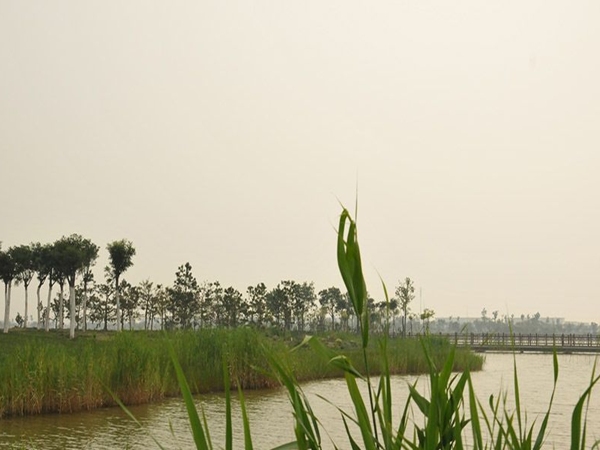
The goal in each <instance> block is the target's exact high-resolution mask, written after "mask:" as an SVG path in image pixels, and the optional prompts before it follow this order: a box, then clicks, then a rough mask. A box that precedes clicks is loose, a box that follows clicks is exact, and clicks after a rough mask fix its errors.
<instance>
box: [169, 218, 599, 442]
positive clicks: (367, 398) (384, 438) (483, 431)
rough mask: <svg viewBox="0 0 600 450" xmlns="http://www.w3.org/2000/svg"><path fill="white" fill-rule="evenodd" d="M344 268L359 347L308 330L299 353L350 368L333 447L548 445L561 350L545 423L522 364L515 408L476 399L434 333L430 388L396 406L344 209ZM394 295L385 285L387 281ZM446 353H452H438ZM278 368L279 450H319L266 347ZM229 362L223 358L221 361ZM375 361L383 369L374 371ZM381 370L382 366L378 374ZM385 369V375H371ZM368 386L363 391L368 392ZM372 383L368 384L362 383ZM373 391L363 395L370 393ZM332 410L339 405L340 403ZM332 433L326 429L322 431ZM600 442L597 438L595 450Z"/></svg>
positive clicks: (581, 437) (308, 420)
mask: <svg viewBox="0 0 600 450" xmlns="http://www.w3.org/2000/svg"><path fill="white" fill-rule="evenodd" d="M337 260H338V267H339V270H340V273H341V275H342V278H343V280H344V284H345V286H346V289H347V292H348V295H349V297H350V300H351V302H352V308H353V309H354V313H355V315H356V317H357V318H358V322H359V332H360V346H359V349H358V351H356V352H354V351H351V352H347V351H344V352H335V351H334V350H333V349H332V348H330V347H328V346H327V345H324V343H323V342H322V341H321V340H319V339H317V338H315V337H312V336H307V337H306V338H305V339H304V340H303V341H302V343H300V345H298V346H297V347H296V348H295V349H294V350H293V351H294V353H300V352H306V351H307V348H310V349H311V350H312V352H313V354H315V355H318V357H320V358H321V359H322V361H325V362H326V364H327V365H328V366H330V367H332V368H334V369H335V370H337V371H339V372H340V373H342V374H343V376H344V379H345V382H346V387H347V390H348V393H349V395H350V398H351V401H352V405H353V406H352V410H351V411H346V410H343V409H341V408H338V411H339V414H340V420H341V421H342V422H343V424H344V427H345V430H346V436H347V442H344V443H339V442H338V443H332V444H333V446H334V448H336V449H337V448H351V449H352V450H361V449H365V450H380V449H385V450H388V449H389V450H393V449H394V450H395V449H408V450H417V449H423V450H446V449H458V450H462V449H464V448H473V449H475V450H479V449H481V450H483V449H494V450H501V449H519V450H521V449H523V450H537V449H541V448H542V447H543V445H544V444H546V442H547V438H548V436H547V426H548V420H549V417H550V411H551V408H552V402H553V399H554V391H555V390H556V383H557V380H558V372H559V368H558V360H557V358H556V354H555V355H554V389H553V392H552V393H551V396H550V400H549V404H548V409H547V411H546V412H545V414H544V415H543V417H542V420H541V422H540V423H539V424H537V423H536V421H534V422H533V423H532V424H528V422H527V420H526V414H525V413H524V412H523V410H522V407H521V399H520V393H519V382H518V375H517V367H516V364H515V367H514V380H513V383H514V400H515V402H514V403H515V407H514V409H513V408H511V407H510V406H509V404H508V401H507V400H508V399H507V395H506V394H505V393H502V392H501V393H500V394H499V395H498V396H497V397H494V396H491V397H490V398H489V400H488V402H487V404H486V403H482V402H481V401H480V400H479V399H478V398H477V396H476V393H475V390H474V387H473V383H472V380H471V376H470V369H469V367H468V365H467V366H466V367H463V368H462V369H461V370H460V371H457V349H456V348H455V347H450V348H446V350H448V352H447V353H444V351H443V350H444V347H445V346H448V345H449V344H448V343H445V342H442V341H438V340H435V339H433V338H432V337H425V338H423V339H421V342H420V343H419V345H420V350H419V351H420V353H421V354H422V355H424V357H425V358H424V360H425V365H426V367H425V369H426V374H427V376H426V379H427V382H428V383H427V389H426V390H425V392H426V393H422V392H421V391H420V390H419V389H418V388H417V383H416V382H415V383H414V384H410V385H409V386H408V388H409V396H408V399H407V400H406V402H404V404H403V405H401V406H400V407H398V405H396V404H394V398H393V391H392V388H391V376H392V370H391V368H390V365H391V364H398V361H396V360H401V359H402V355H401V354H399V353H398V354H395V353H394V352H393V345H394V344H393V343H391V341H390V339H389V338H388V336H387V334H386V333H384V335H383V337H382V338H380V339H378V340H377V342H376V345H377V347H378V349H379V354H378V356H379V357H378V358H377V359H373V358H371V357H370V354H369V351H368V349H369V346H370V345H373V344H372V343H371V336H370V334H369V318H368V311H367V306H366V304H367V290H366V285H365V280H364V276H363V271H362V262H361V256H360V249H359V245H358V240H357V231H356V223H355V222H354V221H353V220H352V218H351V217H350V214H349V213H348V211H347V210H345V209H344V210H343V211H342V214H341V216H340V222H339V228H338V240H337ZM383 289H384V293H385V295H386V300H387V291H386V288H385V285H383ZM440 355H445V357H444V358H441V359H440ZM265 356H266V358H267V360H268V362H269V365H270V367H271V370H272V371H273V372H274V374H275V376H276V377H277V379H278V380H279V382H280V383H281V385H282V386H283V387H284V388H285V389H286V390H287V393H288V396H289V400H290V403H291V406H292V414H293V416H294V419H295V425H294V434H295V440H294V441H292V442H288V443H285V444H283V445H281V446H279V447H277V449H278V450H282V449H300V450H308V449H311V450H318V449H321V448H322V447H323V442H322V440H323V436H326V435H327V434H326V433H323V432H322V430H321V429H320V427H321V424H320V422H319V419H318V417H317V416H316V414H315V412H314V411H313V409H312V408H311V405H310V402H309V400H308V398H307V396H306V395H305V394H304V392H303V390H302V387H301V385H300V383H299V380H298V377H297V376H296V373H295V370H294V368H293V367H292V366H290V364H289V360H287V359H285V358H283V359H281V358H279V357H277V355H275V354H273V353H271V352H268V351H267V352H265ZM171 357H172V362H173V365H174V367H175V371H176V373H177V377H178V380H179V383H180V388H181V392H182V394H183V397H184V399H185V402H186V407H187V410H188V414H189V417H190V424H191V427H192V432H193V435H194V442H195V444H196V448H198V449H212V448H213V443H212V441H211V438H210V433H209V430H208V427H207V424H206V420H202V419H201V418H200V416H199V415H198V412H197V410H196V408H195V406H194V402H193V398H192V393H191V390H190V388H189V385H188V383H187V380H186V377H185V375H184V370H183V368H182V367H181V366H180V364H179V362H178V359H177V355H176V353H175V352H174V351H171ZM226 366H227V362H225V363H224V367H226ZM375 366H377V368H376V367H375ZM375 368H376V371H375ZM375 373H378V374H379V375H378V376H374V374H375ZM224 374H225V384H226V417H225V421H226V436H225V447H224V448H225V449H226V450H231V449H232V448H233V443H232V442H233V441H232V422H231V397H230V392H229V376H228V371H225V372H224ZM599 379H600V377H598V376H596V375H595V370H594V373H593V374H592V378H591V380H590V384H589V387H588V388H587V389H586V391H585V392H584V393H583V394H582V395H581V397H580V398H579V400H578V401H577V403H576V405H575V408H574V410H573V413H572V418H571V445H570V448H571V450H580V449H584V448H587V447H586V432H587V424H586V423H587V421H586V413H585V411H586V405H587V404H588V402H589V399H590V395H591V392H592V388H593V387H594V385H595V384H596V383H597V382H598V380H599ZM361 388H362V389H361ZM365 388H366V389H365ZM365 391H366V393H365ZM240 405H241V408H242V417H243V419H242V426H243V427H244V436H245V439H244V446H245V448H246V449H252V448H253V445H252V437H251V432H250V425H249V420H248V417H247V415H246V410H245V403H244V399H243V396H242V395H241V390H240ZM334 406H335V405H334ZM324 431H326V430H324ZM598 445H600V442H596V443H594V445H593V446H592V448H595V447H596V446H598Z"/></svg>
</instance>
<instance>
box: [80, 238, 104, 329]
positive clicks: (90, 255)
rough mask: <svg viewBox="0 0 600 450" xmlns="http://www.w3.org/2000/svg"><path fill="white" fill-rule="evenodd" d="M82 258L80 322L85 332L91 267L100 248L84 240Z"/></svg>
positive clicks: (91, 279)
mask: <svg viewBox="0 0 600 450" xmlns="http://www.w3.org/2000/svg"><path fill="white" fill-rule="evenodd" d="M81 251H82V256H83V267H82V268H81V276H82V278H83V302H82V305H81V309H82V314H81V317H82V321H83V331H86V330H87V302H88V284H89V283H91V282H93V281H94V274H93V273H92V267H93V266H94V265H95V264H96V260H97V259H98V252H99V251H100V247H98V246H97V245H96V244H94V243H92V242H91V241H90V240H88V239H85V240H84V241H83V242H82V248H81Z"/></svg>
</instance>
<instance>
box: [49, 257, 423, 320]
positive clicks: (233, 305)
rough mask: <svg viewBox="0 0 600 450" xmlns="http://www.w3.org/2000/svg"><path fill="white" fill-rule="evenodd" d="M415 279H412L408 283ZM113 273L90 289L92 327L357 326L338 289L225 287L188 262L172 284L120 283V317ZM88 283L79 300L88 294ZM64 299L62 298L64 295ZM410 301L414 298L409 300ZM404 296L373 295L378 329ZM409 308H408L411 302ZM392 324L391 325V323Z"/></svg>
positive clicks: (55, 310)
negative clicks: (204, 278)
mask: <svg viewBox="0 0 600 450" xmlns="http://www.w3.org/2000/svg"><path fill="white" fill-rule="evenodd" d="M410 284H412V282H409V285H410ZM115 286H116V284H115V283H114V276H113V272H112V270H110V268H106V269H105V281H104V283H95V284H94V285H93V286H91V287H90V286H88V289H89V291H88V292H89V317H88V319H87V320H89V325H90V326H91V327H93V328H96V329H105V330H106V329H109V328H112V325H113V324H115V323H116V324H117V328H119V327H121V328H123V327H126V326H127V324H128V325H129V328H134V327H138V328H142V327H143V328H144V329H154V328H155V327H157V328H158V327H160V328H161V329H164V328H167V329H172V328H204V327H237V326H240V325H246V324H250V325H252V326H256V327H261V328H265V327H277V328H280V329H283V330H292V329H297V330H309V329H311V330H325V329H341V330H348V331H349V330H352V329H354V327H356V323H357V321H356V318H355V317H353V309H352V307H351V305H350V302H349V299H348V296H347V295H346V294H345V293H342V291H340V289H339V288H337V287H329V288H327V289H323V290H321V291H318V292H317V291H316V290H315V288H314V284H313V283H312V282H311V283H309V282H302V283H299V282H296V281H294V280H283V281H281V282H280V283H278V284H277V286H275V287H274V288H272V289H268V288H267V286H266V285H265V284H264V283H258V284H257V285H255V286H249V287H248V288H247V289H246V291H245V292H240V291H238V290H237V289H236V288H234V287H232V286H229V287H224V286H222V285H221V284H220V283H219V282H218V281H214V282H204V283H198V281H197V280H196V278H195V277H194V275H193V273H192V266H191V265H190V264H189V263H185V264H182V265H181V266H180V267H179V268H178V269H177V271H176V273H175V280H174V282H173V284H172V285H171V286H163V285H160V284H155V283H153V282H151V281H150V280H145V281H142V282H141V283H139V284H138V285H132V284H130V283H128V282H127V281H126V280H123V281H122V282H121V283H120V289H119V290H120V293H119V295H120V299H121V304H122V311H123V314H122V316H121V317H120V318H117V315H116V301H115V295H116V290H115ZM84 290H85V287H84V286H83V282H82V283H80V286H79V287H78V290H77V292H78V295H77V298H79V299H81V298H83V295H80V294H79V293H83V292H84ZM59 297H60V296H59ZM59 297H57V298H55V300H54V302H53V303H52V304H51V314H52V315H53V320H54V321H55V325H56V326H60V325H59V317H60V308H59ZM409 300H410V299H409ZM401 304H403V302H402V301H401V300H400V299H396V298H394V299H392V300H391V301H390V302H389V303H386V302H376V301H375V300H373V299H372V298H371V299H369V303H368V306H369V316H370V319H371V324H372V327H373V329H375V330H376V329H383V327H384V326H385V324H386V321H390V320H392V321H393V324H392V325H391V328H392V330H394V329H395V321H396V317H397V316H398V315H399V314H400V309H399V307H398V306H399V305H401ZM404 305H405V309H406V310H408V308H406V304H405V303H404ZM81 306H82V305H81V303H78V304H77V308H76V316H75V322H76V323H78V324H80V323H81V322H82V321H84V319H83V315H82V313H81V310H82V308H81ZM388 324H389V323H388Z"/></svg>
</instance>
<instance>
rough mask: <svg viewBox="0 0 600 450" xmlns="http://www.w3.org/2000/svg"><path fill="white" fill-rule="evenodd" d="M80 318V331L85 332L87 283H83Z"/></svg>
mask: <svg viewBox="0 0 600 450" xmlns="http://www.w3.org/2000/svg"><path fill="white" fill-rule="evenodd" d="M81 309H82V311H81V318H82V320H83V327H82V330H83V331H84V332H86V331H87V281H84V282H83V301H82V304H81Z"/></svg>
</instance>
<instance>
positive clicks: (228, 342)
mask: <svg viewBox="0 0 600 450" xmlns="http://www.w3.org/2000/svg"><path fill="white" fill-rule="evenodd" d="M303 338H304V334H300V333H290V332H287V333H281V332H275V331H272V330H256V329H253V328H249V327H242V328H236V329H216V328H212V329H203V330H197V331H173V332H166V333H164V332H158V331H154V332H152V331H134V332H121V333H117V332H98V331H94V332H92V331H88V332H86V333H81V334H79V335H78V337H77V338H76V339H74V340H72V339H69V334H68V330H65V331H63V332H61V331H52V332H50V333H46V332H44V331H39V330H35V329H26V330H15V331H14V332H12V333H10V334H4V335H0V380H2V383H0V420H1V419H2V418H4V417H8V416H25V415H36V414H46V413H72V412H77V411H85V410H92V409H95V408H101V407H106V406H115V405H117V403H116V402H115V400H114V397H113V395H114V396H115V397H116V398H118V399H119V400H120V401H122V402H123V403H124V404H126V405H134V404H142V403H150V402H153V401H157V400H160V399H163V398H166V397H174V396H179V395H181V392H180V386H179V384H178V382H177V377H176V375H175V371H174V368H173V364H172V361H171V358H170V354H169V349H168V346H169V345H172V347H173V349H174V352H175V356H176V357H177V360H178V361H179V363H180V365H181V367H182V369H183V374H184V375H185V377H186V379H187V380H188V383H189V386H190V390H191V392H192V393H193V394H199V393H205V392H215V391H223V390H224V389H225V383H224V380H225V377H224V373H223V366H224V364H223V361H226V362H227V366H228V367H229V373H228V374H227V375H229V376H228V378H229V379H230V380H231V383H232V385H233V386H235V387H238V386H239V387H240V388H242V389H244V390H248V389H263V388H276V387H277V388H278V387H280V386H281V385H280V383H279V381H278V380H277V378H276V377H275V376H274V375H272V370H270V365H269V360H268V358H270V359H273V358H275V359H276V360H277V361H278V362H279V363H280V364H281V365H282V366H285V367H287V368H288V369H289V370H290V372H291V373H293V374H294V376H295V378H296V379H297V380H298V381H300V382H302V381H309V380H317V379H325V378H333V377H343V376H344V372H343V371H342V370H340V369H339V368H336V367H335V366H334V365H331V364H328V363H327V361H324V360H323V359H322V358H318V357H315V354H314V352H313V351H311V349H309V348H307V347H301V348H297V349H296V350H295V351H290V350H291V349H292V348H294V347H296V346H297V345H298V344H300V343H301V342H302V340H303ZM317 338H318V340H319V341H320V342H321V343H322V344H323V345H324V347H326V348H328V349H329V350H330V351H331V352H332V353H333V354H342V353H343V354H344V355H346V356H347V357H348V358H349V359H350V360H352V362H353V364H354V365H355V366H356V367H357V368H358V369H359V370H363V369H364V364H365V361H364V360H363V358H362V355H363V354H362V347H361V343H360V342H361V341H360V336H359V335H355V334H351V333H334V332H328V333H321V334H319V335H318V336H317ZM430 348H431V349H432V351H431V357H432V358H433V360H434V361H436V363H439V364H442V362H443V361H444V360H445V359H446V358H447V357H448V354H449V353H450V350H451V345H450V343H449V342H448V341H446V340H443V339H439V338H436V337H433V336H432V337H431V338H430ZM366 350H367V352H366V354H367V361H366V362H367V364H368V365H369V370H370V373H371V374H372V375H378V374H380V373H381V371H382V370H385V369H384V368H383V367H382V360H381V358H380V356H381V355H380V352H379V348H378V344H377V339H372V344H370V345H369V346H368V347H367V349H366ZM387 350H388V358H389V360H388V361H387V363H388V364H389V371H390V373H392V374H417V373H426V372H427V371H428V367H429V366H428V362H427V358H426V356H425V355H424V354H423V349H422V345H421V343H420V342H418V341H417V340H412V339H409V340H403V339H401V338H395V339H390V340H389V342H388V343H387ZM482 365H483V357H482V356H480V355H475V354H473V353H472V352H470V351H469V350H467V349H464V350H461V349H458V350H456V354H455V357H454V370H456V371H459V372H460V371H464V370H465V369H467V368H468V369H469V370H480V369H481V367H482Z"/></svg>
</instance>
